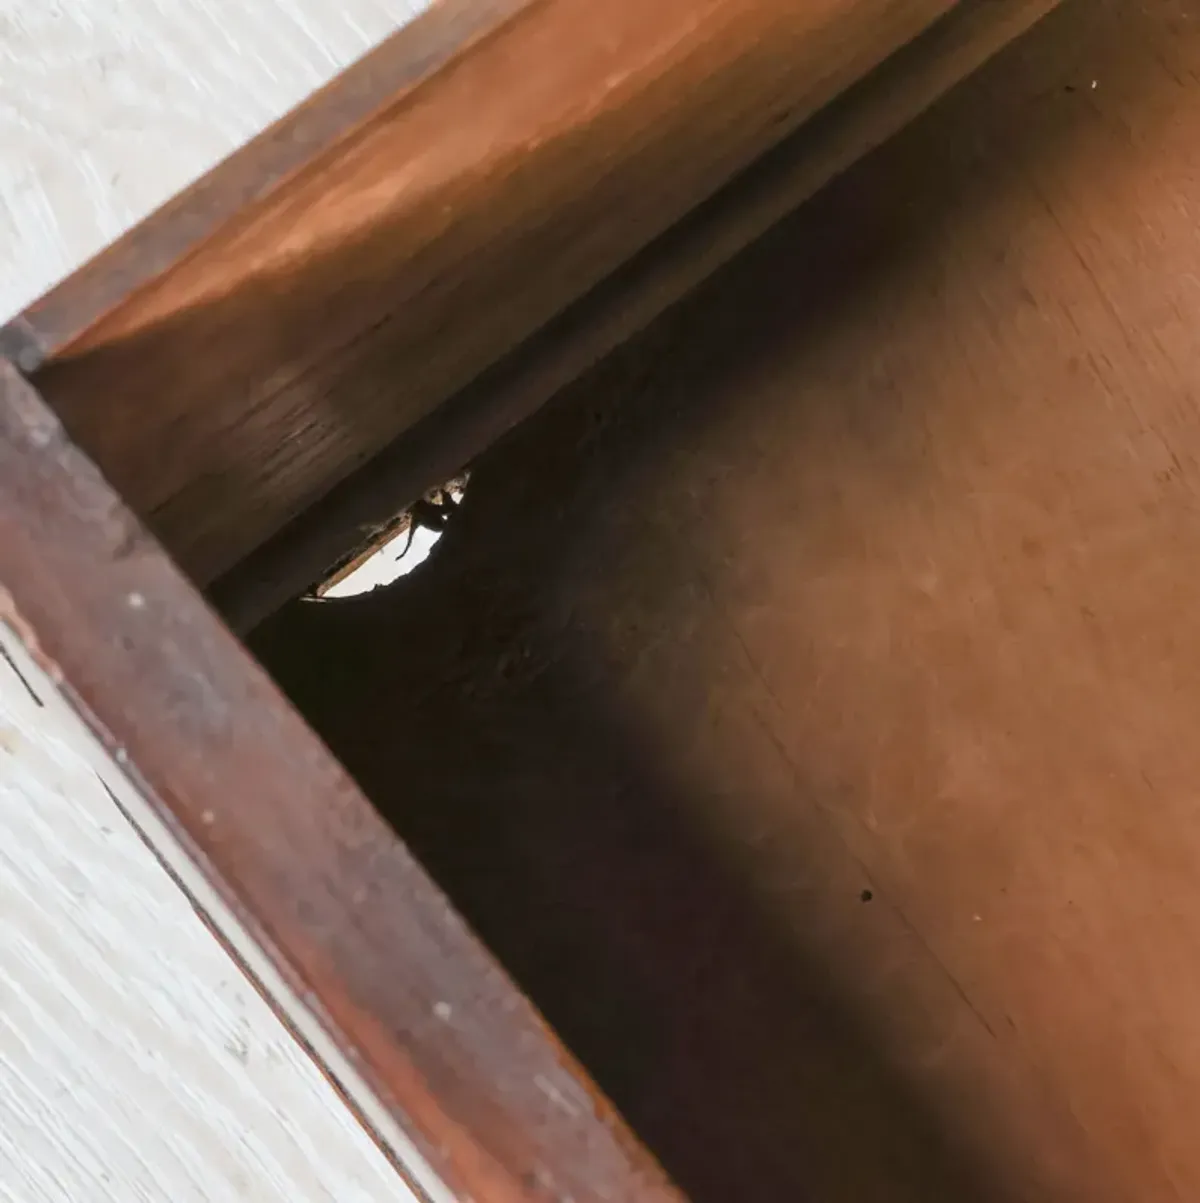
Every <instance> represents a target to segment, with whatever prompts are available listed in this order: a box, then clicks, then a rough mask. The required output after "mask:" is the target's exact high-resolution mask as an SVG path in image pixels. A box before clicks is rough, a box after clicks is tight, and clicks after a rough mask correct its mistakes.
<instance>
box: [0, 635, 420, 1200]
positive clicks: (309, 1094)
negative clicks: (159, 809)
mask: <svg viewBox="0 0 1200 1203" xmlns="http://www.w3.org/2000/svg"><path fill="white" fill-rule="evenodd" d="M19 655H20V651H19V648H17V647H16V646H15V640H10V638H9V635H8V632H7V630H6V629H5V628H2V627H0V830H2V831H3V836H4V838H3V840H2V841H0V1000H2V1004H0V1199H3V1200H5V1203H64V1201H65V1200H74V1199H92V1200H97V1201H100V1200H109V1201H111V1203H128V1201H129V1200H132V1199H171V1200H178V1201H179V1203H248V1201H254V1203H268V1201H271V1203H274V1201H278V1203H291V1201H293V1200H296V1199H306V1200H313V1201H314V1203H334V1201H335V1200H336V1201H339V1203H340V1201H342V1200H346V1199H353V1200H357V1201H358V1203H385V1201H387V1203H393V1201H395V1200H397V1199H404V1198H411V1197H412V1196H410V1195H408V1194H407V1192H405V1190H404V1187H403V1185H402V1184H401V1183H400V1182H399V1181H398V1179H397V1176H396V1173H395V1171H394V1169H393V1168H392V1166H391V1165H389V1163H388V1161H387V1159H386V1158H385V1157H384V1156H383V1155H382V1154H381V1152H380V1150H379V1149H377V1148H375V1147H374V1146H373V1145H372V1142H371V1140H370V1138H369V1136H368V1135H367V1133H366V1132H365V1131H364V1130H363V1129H362V1128H361V1127H360V1126H359V1124H358V1123H357V1122H356V1121H355V1119H354V1117H353V1116H352V1115H351V1113H350V1112H349V1111H348V1110H347V1109H346V1108H345V1107H344V1106H343V1105H342V1103H341V1101H340V1099H339V1098H338V1097H337V1095H336V1094H335V1093H334V1091H333V1090H332V1089H331V1087H330V1085H329V1083H328V1082H327V1081H325V1080H324V1079H323V1078H322V1076H321V1073H320V1071H319V1070H318V1068H317V1066H316V1065H314V1064H313V1062H312V1061H311V1060H310V1059H309V1057H308V1056H307V1055H306V1053H305V1052H304V1050H303V1049H302V1048H301V1047H300V1045H298V1044H297V1043H296V1041H295V1039H294V1038H293V1036H292V1035H291V1033H290V1032H289V1031H288V1030H287V1029H286V1028H285V1027H284V1026H283V1024H281V1023H280V1022H279V1020H278V1019H277V1018H276V1016H275V1015H273V1014H272V1013H271V1011H270V1010H269V1008H268V1007H267V1005H266V1003H264V1001H263V1000H262V999H261V998H260V997H259V995H258V994H257V993H256V991H255V990H254V987H253V986H252V985H251V984H250V982H249V981H247V980H246V978H245V977H243V975H242V974H241V973H240V972H239V971H238V969H237V967H236V966H235V965H234V963H233V962H232V961H231V960H230V959H229V958H228V957H227V956H226V954H225V953H224V951H223V950H222V949H221V947H220V945H219V944H218V943H217V941H216V940H214V939H213V938H212V936H211V935H210V933H209V931H208V930H207V928H206V926H205V923H204V922H202V920H201V918H200V916H198V915H197V914H195V913H194V912H193V911H192V909H191V907H190V906H189V905H188V900H187V899H186V898H185V896H184V895H183V894H182V893H181V892H180V890H179V889H178V887H177V886H176V884H175V882H173V881H172V880H171V878H170V877H169V876H168V875H167V874H166V873H164V872H163V870H162V868H161V867H160V866H159V865H157V864H156V863H155V861H154V859H153V857H152V856H151V855H150V854H149V852H148V851H147V850H146V848H145V847H144V846H143V844H142V842H141V840H140V839H139V838H138V835H137V834H136V833H135V831H134V828H133V827H132V826H130V824H129V823H128V822H127V821H126V816H125V814H124V813H123V812H122V809H121V808H120V807H119V806H118V804H117V803H116V802H115V801H114V799H113V796H112V794H111V792H110V791H111V790H112V788H113V784H112V783H114V782H115V781H116V779H117V778H118V777H120V776H121V773H120V770H119V769H118V768H117V767H116V766H115V765H114V764H113V763H112V762H111V761H110V760H108V759H107V758H105V757H103V756H99V755H97V750H96V749H95V748H94V747H93V746H92V743H91V741H90V740H89V739H88V737H87V735H86V733H85V732H84V731H83V730H82V724H81V723H80V722H79V719H78V718H77V717H76V716H75V715H74V714H73V713H71V712H70V710H69V708H68V707H67V706H65V705H64V704H63V703H62V701H61V699H60V698H59V697H58V694H57V691H56V690H55V689H54V687H53V686H52V685H51V684H50V682H49V681H46V680H44V679H39V675H38V674H37V673H36V670H31V667H30V666H29V665H28V664H27V663H25V662H21V663H20V664H19V666H18V665H16V664H14V663H13V662H12V661H11V660H10V659H9V658H8V657H13V658H15V657H17V656H19Z"/></svg>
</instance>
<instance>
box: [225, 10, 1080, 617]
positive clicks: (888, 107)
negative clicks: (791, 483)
mask: <svg viewBox="0 0 1200 1203" xmlns="http://www.w3.org/2000/svg"><path fill="white" fill-rule="evenodd" d="M1055 3H1057V0H999V2H998V0H963V2H961V3H958V4H956V5H955V7H954V8H953V9H952V10H951V12H950V13H949V14H947V15H946V16H945V17H943V18H942V19H941V20H940V21H938V22H936V23H935V24H934V25H933V26H932V27H931V28H930V29H929V30H928V31H926V32H925V33H924V34H922V35H921V36H920V37H918V38H916V39H914V41H912V42H911V43H909V44H908V45H907V46H905V47H904V48H903V49H901V50H899V51H898V52H897V53H895V54H894V55H892V56H890V57H889V58H888V59H887V61H886V62H885V63H883V64H882V65H881V66H880V67H878V68H876V70H874V71H873V72H871V73H870V74H869V75H868V76H867V77H866V78H865V79H864V80H862V81H861V82H860V83H859V84H857V85H855V86H854V87H852V88H851V89H850V90H849V91H848V92H847V93H845V94H844V95H842V96H840V97H839V98H838V99H837V100H836V101H835V102H834V103H832V104H831V105H829V106H827V107H826V108H825V109H824V110H822V111H821V113H819V114H818V115H817V116H816V117H814V118H813V119H812V120H811V121H808V122H806V123H805V124H804V125H803V126H802V127H801V128H800V129H799V130H797V131H796V132H795V133H794V134H792V135H791V136H790V137H789V138H787V139H785V140H784V142H783V143H782V144H780V145H779V146H778V147H777V148H776V149H775V150H773V151H772V152H771V153H769V154H768V155H765V156H763V157H762V158H761V159H759V160H758V161H756V162H755V164H754V165H753V166H752V167H751V168H749V169H748V170H747V171H745V172H743V173H742V174H741V175H739V176H738V177H737V178H736V179H735V180H734V181H732V182H731V183H730V184H729V185H727V186H726V187H725V188H724V189H722V190H721V192H720V193H718V194H717V195H716V196H714V197H713V198H712V199H711V200H710V201H708V202H706V203H705V204H703V205H701V206H699V207H698V208H697V209H696V210H695V211H694V212H693V213H691V214H689V215H688V217H687V218H685V219H684V220H683V221H681V222H679V223H678V224H677V225H676V226H675V227H673V228H672V229H671V231H670V232H669V233H668V234H667V235H664V236H663V237H661V238H658V239H656V240H655V241H654V242H653V243H651V245H650V246H649V247H647V248H646V249H645V250H644V251H643V252H641V253H640V254H638V255H637V256H635V257H634V258H633V260H631V261H630V262H629V263H628V264H626V265H624V266H623V267H622V268H621V269H619V270H618V271H617V272H615V273H614V274H613V275H612V276H611V277H610V278H609V279H607V280H606V281H604V282H603V283H602V284H601V285H599V286H598V287H596V288H595V289H593V290H591V291H590V292H589V293H588V294H587V295H586V296H585V297H584V298H582V299H581V300H580V301H579V302H577V303H576V304H574V305H572V306H570V307H568V309H567V310H566V311H565V312H564V313H563V314H561V315H560V316H559V317H558V318H556V319H554V320H553V321H551V322H550V323H549V324H548V325H547V326H546V327H545V328H544V329H543V330H542V331H541V332H540V333H539V334H538V335H537V336H536V337H535V338H533V339H530V340H528V341H527V342H526V343H525V344H524V345H523V346H522V347H521V348H519V349H518V351H516V352H515V353H513V354H511V355H509V356H507V357H505V358H504V359H503V360H502V361H501V362H500V363H499V364H497V365H496V367H495V368H494V369H492V370H491V371H489V372H486V373H485V374H484V375H483V376H482V377H481V378H480V379H479V380H478V381H476V382H475V383H474V384H473V385H472V386H471V387H469V388H467V389H465V390H464V391H463V392H461V393H459V394H458V395H456V396H455V397H453V398H451V399H450V400H449V401H447V402H446V403H445V404H443V405H441V406H439V407H438V409H437V411H436V412H435V413H433V414H431V415H430V416H429V418H427V419H426V420H425V421H422V422H419V423H417V425H416V426H415V427H414V428H413V429H411V430H408V431H406V432H405V433H404V434H403V435H401V436H400V437H399V438H398V439H396V440H395V441H394V442H393V443H392V444H391V445H390V446H389V447H388V448H387V449H386V450H385V451H383V452H381V453H380V454H379V455H377V456H376V457H375V458H374V459H373V460H372V461H371V463H370V464H369V465H368V466H367V467H365V468H363V469H361V470H359V471H358V472H356V473H355V474H354V475H353V476H352V477H350V478H349V479H348V480H347V481H345V482H344V483H343V484H341V485H339V486H338V487H336V488H335V489H334V490H333V491H332V492H331V493H330V494H329V495H328V496H327V497H325V498H323V499H322V500H321V502H319V503H318V504H317V505H315V506H313V507H310V508H308V509H306V510H304V511H303V512H302V513H300V514H298V515H297V516H296V517H295V518H293V519H292V521H291V522H290V523H288V524H287V526H285V527H284V528H283V529H282V530H281V531H280V532H279V533H278V534H277V535H276V536H274V537H273V538H272V539H270V540H268V541H267V543H266V544H265V545H263V546H262V547H260V548H256V549H255V551H254V552H252V553H251V554H250V555H248V556H247V557H245V558H244V559H243V560H241V561H239V563H238V564H237V565H236V566H235V567H234V568H233V569H232V570H231V571H229V572H227V573H225V574H223V575H222V576H221V577H220V578H219V579H218V580H217V581H215V582H214V583H213V585H212V587H211V588H210V590H209V595H210V597H211V598H212V599H213V601H214V603H215V604H216V605H217V607H218V608H219V610H220V611H221V613H222V615H223V616H224V617H225V618H226V620H227V621H228V622H230V623H231V624H232V625H233V626H234V628H235V629H238V630H248V629H250V628H251V627H253V626H254V625H255V623H257V622H258V621H260V620H261V619H262V618H263V617H265V616H266V615H267V614H269V613H270V612H271V611H272V610H274V609H275V608H277V607H278V606H280V605H282V604H283V603H284V602H286V601H288V600H289V599H290V598H293V597H296V596H298V595H299V594H301V593H303V592H304V591H305V590H306V589H307V588H308V587H309V586H310V585H311V584H312V583H313V582H314V581H315V580H317V579H318V578H319V577H320V576H321V575H322V573H323V572H325V571H326V570H327V569H328V568H329V566H330V565H331V564H333V563H334V562H335V561H336V560H338V559H339V558H340V557H342V556H343V555H344V554H345V553H346V551H347V549H349V548H353V547H354V546H355V545H356V544H357V543H358V542H359V541H360V539H361V537H362V531H363V530H364V529H373V528H376V527H379V526H382V525H383V524H385V523H387V522H388V521H389V519H391V518H393V517H394V516H395V515H396V514H397V513H399V512H400V511H401V510H402V508H403V507H404V506H406V505H408V504H409V503H410V502H411V501H412V500H413V499H415V498H417V497H419V496H421V494H422V493H424V492H425V491H426V490H427V489H430V488H432V487H435V486H436V485H437V484H439V483H440V482H441V481H443V480H445V479H447V478H448V477H449V476H450V475H452V474H453V473H455V472H457V471H458V470H459V469H460V468H462V466H463V465H464V464H467V463H468V462H470V461H471V460H472V459H474V457H475V456H476V455H477V454H479V452H481V451H483V450H484V449H485V448H486V447H488V446H490V445H491V444H492V443H494V442H495V441H496V440H497V439H498V438H499V437H500V436H501V435H502V434H503V433H504V432H505V431H507V430H509V429H511V428H512V427H513V426H514V425H516V424H517V423H518V422H519V421H521V420H523V419H524V418H527V417H528V416H529V415H530V414H532V413H534V412H535V411H536V410H537V409H538V408H539V407H540V406H541V405H542V404H544V403H545V402H546V401H547V400H548V399H549V398H550V397H551V396H553V395H554V394H555V393H556V392H557V391H558V390H560V389H562V388H563V387H565V386H566V385H567V384H569V383H570V382H571V381H572V380H573V379H575V377H577V376H578V375H580V374H581V373H582V372H584V371H586V370H587V369H588V368H589V367H591V366H592V365H594V364H595V363H596V362H597V361H598V360H600V359H602V358H603V357H604V355H606V354H608V353H609V352H610V351H612V350H613V349H614V348H615V347H617V346H619V345H620V344H621V343H622V342H623V341H625V340H626V339H628V338H631V337H632V336H633V335H634V334H636V333H637V332H638V331H639V330H641V329H643V328H644V327H645V326H646V325H647V324H649V322H651V321H652V320H653V319H654V318H655V317H656V316H658V315H659V314H660V313H662V312H663V311H664V310H666V309H667V308H669V307H670V306H671V305H672V304H674V303H676V302H677V301H679V300H680V298H681V297H683V296H685V295H686V294H687V293H688V292H689V291H690V290H691V289H693V288H695V287H696V286H697V285H698V284H699V283H701V282H702V281H703V280H704V279H705V278H706V277H707V276H709V275H711V274H712V273H713V272H714V271H716V270H717V269H718V268H719V267H720V266H721V265H722V264H724V263H726V262H728V260H729V259H731V258H732V257H733V256H734V255H735V254H737V252H738V251H740V250H742V249H744V248H745V247H746V246H747V245H748V244H749V243H751V242H752V241H753V240H754V239H755V238H758V237H761V236H762V234H763V233H765V231H766V230H767V229H769V228H770V227H771V225H773V224H774V223H775V222H777V221H779V220H780V219H781V218H782V217H783V216H785V215H786V214H787V213H790V212H791V211H792V210H794V209H795V208H796V207H797V206H798V205H799V204H800V203H801V202H802V201H804V200H805V199H807V198H808V197H809V196H811V195H812V194H813V193H814V192H816V191H817V189H818V188H820V187H821V186H822V185H824V184H826V183H828V182H829V180H830V179H832V178H833V177H834V176H836V175H837V174H838V173H839V172H841V171H844V170H845V169H846V168H847V167H848V166H849V165H850V164H851V163H852V162H854V161H855V160H856V159H858V158H859V157H861V156H862V155H864V154H866V153H867V152H868V151H870V150H871V149H872V148H873V147H875V146H878V145H879V144H880V143H881V142H883V141H884V140H885V139H886V138H887V137H889V136H890V135H892V134H894V133H895V132H896V131H897V130H898V129H901V128H902V127H903V126H904V125H905V124H906V123H907V122H909V121H911V120H912V118H913V117H914V116H916V115H917V114H918V113H919V112H921V111H922V110H923V109H924V108H926V107H927V106H928V105H929V104H931V103H932V102H933V101H934V100H935V99H936V98H937V97H938V96H940V95H941V94H942V93H943V92H945V91H946V90H947V89H948V88H950V87H952V86H953V85H954V84H955V83H957V82H958V81H959V80H960V79H962V78H964V77H965V76H966V75H968V74H969V73H970V72H971V71H974V70H975V69H977V68H978V67H979V66H980V64H981V63H983V62H985V61H986V60H987V59H988V58H989V57H990V56H991V55H992V54H994V53H995V52H996V51H997V50H998V49H1000V47H1002V46H1004V45H1005V44H1007V43H1008V42H1009V41H1011V40H1012V39H1013V38H1014V37H1017V36H1018V35H1019V34H1021V33H1023V32H1024V31H1025V30H1027V29H1028V28H1029V27H1030V26H1031V25H1032V24H1033V23H1034V22H1035V21H1036V20H1038V19H1039V18H1040V17H1041V16H1043V15H1044V14H1045V13H1046V12H1048V11H1049V10H1050V9H1051V8H1053V7H1054V4H1055Z"/></svg>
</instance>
